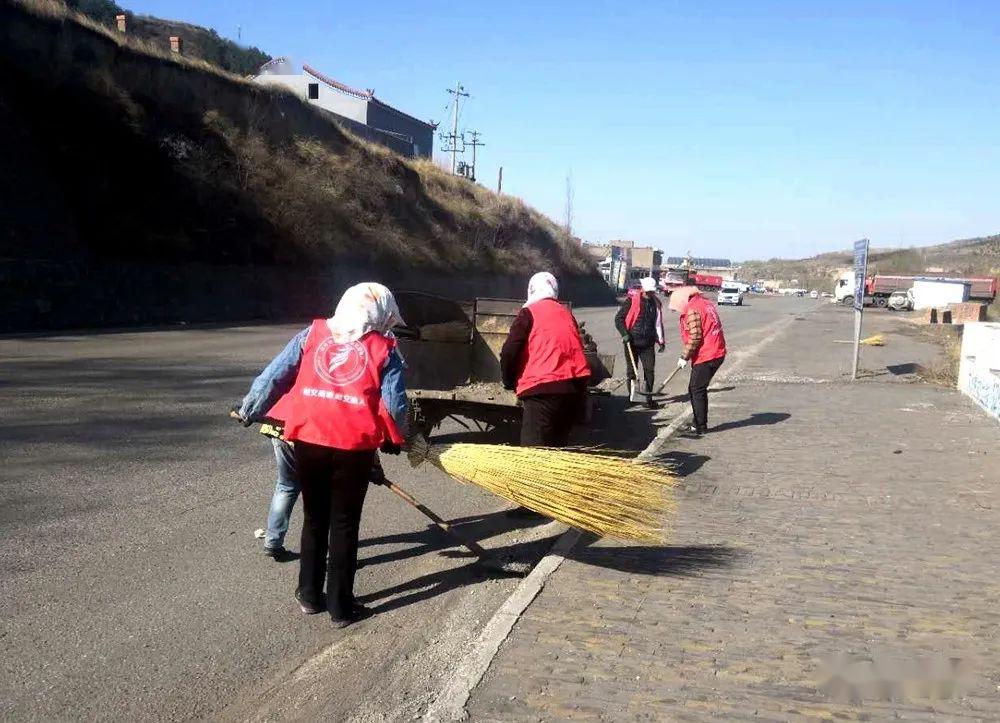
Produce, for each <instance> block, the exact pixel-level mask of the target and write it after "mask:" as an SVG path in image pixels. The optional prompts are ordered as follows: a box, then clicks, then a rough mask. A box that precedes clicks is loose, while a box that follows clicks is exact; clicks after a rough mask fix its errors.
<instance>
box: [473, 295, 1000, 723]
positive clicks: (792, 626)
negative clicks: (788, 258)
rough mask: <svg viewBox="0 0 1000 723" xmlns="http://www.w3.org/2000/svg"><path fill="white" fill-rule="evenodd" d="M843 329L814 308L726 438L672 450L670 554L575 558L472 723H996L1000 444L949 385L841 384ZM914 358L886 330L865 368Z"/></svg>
mask: <svg viewBox="0 0 1000 723" xmlns="http://www.w3.org/2000/svg"><path fill="white" fill-rule="evenodd" d="M850 323H851V322H850V314H849V313H847V312H841V311H839V310H835V309H818V310H817V311H815V312H814V313H811V314H808V315H806V316H805V317H803V320H802V322H801V323H794V324H790V325H789V326H788V328H787V331H786V333H785V334H784V335H783V336H781V337H780V338H779V339H777V340H776V341H775V342H774V343H772V344H771V345H770V346H769V347H768V348H767V349H765V350H764V351H763V352H762V353H761V354H760V355H759V356H758V357H755V358H754V359H753V360H751V361H750V362H748V363H747V364H746V365H745V366H744V367H743V369H742V370H741V371H740V373H739V375H737V377H736V379H737V380H736V381H733V382H727V381H726V380H725V379H723V380H721V381H720V383H719V384H717V385H716V387H717V388H718V389H719V391H717V392H714V393H713V394H712V397H711V399H712V401H711V403H712V419H711V420H710V422H711V424H712V425H713V426H714V428H715V429H714V431H713V433H712V434H711V435H709V436H708V437H706V438H704V439H700V440H695V439H685V438H683V437H677V438H672V439H669V440H668V441H667V443H666V445H665V446H664V448H663V457H664V458H665V459H668V460H671V461H673V462H674V463H675V464H676V465H677V466H678V470H679V472H680V473H681V474H682V475H683V478H682V483H681V485H680V487H679V489H678V497H679V511H678V514H677V516H676V525H675V531H674V535H673V538H672V540H671V546H670V547H667V548H651V547H642V546H627V545H622V544H620V543H614V542H606V541H600V542H596V543H592V544H586V542H585V543H583V544H581V545H578V546H577V548H576V549H575V550H574V551H573V552H571V553H570V555H569V556H568V558H567V560H566V561H565V562H564V563H563V565H562V566H561V567H560V568H559V569H558V570H557V571H556V572H555V573H554V574H553V576H552V577H551V578H550V579H549V581H548V583H547V584H546V587H545V588H544V590H543V591H542V593H541V594H540V595H539V596H538V598H536V600H535V601H534V603H533V604H532V605H531V606H530V607H529V608H528V609H527V611H526V612H525V614H524V615H523V616H522V618H521V619H520V621H519V622H518V624H517V625H516V627H515V628H514V631H513V632H512V634H511V636H510V637H509V638H508V639H507V641H506V642H505V644H504V646H503V648H502V649H501V651H500V652H499V654H498V655H497V657H496V658H495V659H494V661H493V664H492V666H491V668H490V670H489V671H488V672H487V674H486V676H485V677H484V678H483V680H482V681H481V682H480V684H479V686H478V687H477V688H476V689H475V690H474V691H473V694H472V697H471V698H470V700H469V703H468V705H467V711H468V712H469V715H470V718H471V719H472V720H476V721H492V720H504V721H509V720H516V721H528V720H532V721H533V720H577V719H579V720H615V721H617V720H709V719H716V720H718V719H724V720H746V719H763V720H799V719H827V720H829V719H848V720H853V719H858V720H886V719H891V718H899V719H905V720H997V719H1000V692H998V691H1000V672H998V667H1000V642H998V639H997V629H998V627H997V626H998V622H1000V582H998V578H997V563H998V561H1000V540H998V536H997V534H996V530H997V528H998V523H1000V496H998V482H1000V464H998V455H1000V427H998V426H997V425H996V424H995V423H994V422H992V421H990V420H989V419H988V418H987V417H986V416H985V415H983V414H982V413H981V412H979V410H977V409H976V408H975V407H974V406H973V405H972V404H971V403H969V402H968V401H967V400H966V399H965V398H964V397H962V396H960V395H959V394H958V393H957V392H954V391H951V390H946V389H940V388H935V387H931V386H927V385H922V384H898V383H895V384H894V383H887V382H888V381H889V380H891V379H893V378H895V376H896V375H894V374H892V373H890V374H888V375H882V374H877V373H876V374H873V375H872V376H871V377H870V378H868V379H866V380H864V381H861V382H858V383H855V384H851V383H850V382H848V381H846V380H845V375H846V373H847V372H848V370H849V368H850V351H849V349H850V347H849V346H848V345H838V344H834V343H832V339H834V338H845V339H847V338H850ZM886 328H887V329H888V328H890V327H886ZM894 340H895V341H898V342H899V343H896V344H895V345H894ZM894 349H895V350H896V351H893V350H894ZM918 353H919V354H923V355H925V356H928V357H933V356H935V351H934V350H933V349H929V350H928V349H924V350H918V349H916V348H915V347H914V345H913V342H912V339H911V338H908V339H907V340H906V341H903V340H901V339H897V337H896V336H894V335H893V334H891V333H889V334H887V344H886V346H885V347H883V348H881V349H878V350H865V352H864V357H863V359H862V367H864V368H867V369H873V368H875V369H876V370H881V369H883V368H889V367H893V366H895V365H899V364H904V365H905V364H910V363H915V362H917V361H922V360H920V359H916V358H915V357H914V355H915V354H918ZM894 354H895V356H894ZM682 388H683V382H682V383H680V384H678V383H677V380H675V382H674V384H673V385H672V387H671V389H672V390H676V391H675V393H679V392H680V391H681V389H682ZM679 404H680V402H678V403H674V404H671V405H670V406H669V407H668V408H667V409H665V410H664V414H663V415H661V416H662V417H663V418H664V419H669V417H670V416H672V415H673V414H675V413H676V412H677V411H678V410H679V409H680V407H679ZM956 681H957V682H956Z"/></svg>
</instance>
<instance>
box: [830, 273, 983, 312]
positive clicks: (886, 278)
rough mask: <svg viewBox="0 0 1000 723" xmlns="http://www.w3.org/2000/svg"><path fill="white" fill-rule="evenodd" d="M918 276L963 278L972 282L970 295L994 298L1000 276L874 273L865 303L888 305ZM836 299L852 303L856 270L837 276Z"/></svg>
mask: <svg viewBox="0 0 1000 723" xmlns="http://www.w3.org/2000/svg"><path fill="white" fill-rule="evenodd" d="M917 279H927V280H936V281H962V282H966V283H968V284H969V299H970V300H973V301H993V299H995V298H996V296H997V280H996V278H994V277H992V276H970V277H938V276H919V275H890V274H875V275H874V276H869V277H868V278H867V279H865V302H864V303H865V305H866V306H867V305H871V306H886V305H887V304H888V302H889V297H890V296H891V295H892V293H893V292H894V291H903V292H905V291H907V290H909V289H911V288H912V287H913V282H914V281H916V280H917ZM833 297H834V300H835V301H837V302H839V303H842V304H849V303H851V302H852V300H853V299H854V272H853V271H845V272H844V273H842V274H841V275H840V276H838V277H837V281H836V283H835V284H834V287H833Z"/></svg>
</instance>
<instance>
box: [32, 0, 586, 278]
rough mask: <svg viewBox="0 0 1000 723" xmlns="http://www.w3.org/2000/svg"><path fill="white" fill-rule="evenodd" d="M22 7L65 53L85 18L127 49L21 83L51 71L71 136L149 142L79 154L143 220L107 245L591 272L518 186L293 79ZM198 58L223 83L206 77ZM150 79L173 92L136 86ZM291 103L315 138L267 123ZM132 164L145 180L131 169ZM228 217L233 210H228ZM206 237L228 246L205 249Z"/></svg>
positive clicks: (63, 63) (189, 253)
mask: <svg viewBox="0 0 1000 723" xmlns="http://www.w3.org/2000/svg"><path fill="white" fill-rule="evenodd" d="M16 6H19V7H23V8H25V9H27V10H28V12H29V13H32V14H34V15H35V16H39V17H43V18H46V19H55V20H56V21H58V22H60V23H64V24H65V25H64V27H63V28H62V30H63V31H64V32H63V33H62V35H61V37H60V41H59V42H60V43H61V44H62V45H63V46H64V47H66V48H67V58H68V56H69V54H72V53H73V49H72V47H69V46H73V45H74V44H77V45H79V46H80V47H81V48H83V49H84V50H85V51H88V52H93V48H92V47H88V45H92V44H93V42H94V40H95V38H94V36H93V34H94V33H97V34H99V35H100V36H101V38H100V40H101V41H103V40H104V39H110V40H111V41H113V42H114V43H115V44H117V45H118V47H120V48H122V51H123V52H122V53H121V54H120V55H118V56H116V57H115V59H114V60H111V61H109V63H108V65H107V66H105V65H104V64H100V63H97V64H93V65H91V66H86V65H84V64H80V63H76V62H71V61H68V59H67V58H61V59H59V61H60V62H58V63H57V62H54V63H52V67H50V68H49V69H48V70H47V71H46V72H45V73H44V74H43V73H42V71H41V70H39V69H38V68H37V66H36V65H29V66H28V70H27V71H24V74H25V76H27V77H28V78H29V80H27V81H25V82H23V87H25V88H30V89H31V92H32V93H36V94H37V95H38V96H39V97H40V98H41V99H42V101H43V102H45V103H47V102H48V99H49V98H51V97H55V95H56V93H55V92H53V91H51V90H47V89H46V88H45V87H44V86H45V85H46V84H52V85H53V87H58V88H60V89H61V90H60V91H59V93H60V94H62V95H65V89H67V88H68V89H70V90H72V91H74V92H75V94H76V95H78V96H79V98H77V101H78V106H77V108H78V112H79V111H80V110H82V111H83V112H84V114H85V116H86V117H84V118H82V119H81V120H79V121H77V122H76V126H77V128H74V131H75V132H74V134H72V135H73V136H74V138H75V136H79V135H80V132H79V127H80V126H84V125H86V124H85V123H84V122H83V121H86V120H90V121H93V122H94V124H95V126H94V127H95V129H96V132H95V131H92V132H91V136H92V137H91V138H89V139H87V138H83V139H82V140H83V141H87V140H89V141H91V143H93V142H94V137H96V136H99V137H100V138H101V139H102V140H101V141H100V143H101V144H102V145H103V146H104V147H122V148H125V147H129V148H133V149H135V150H133V151H132V153H133V156H135V158H136V159H138V158H139V154H140V153H141V154H144V160H143V161H142V163H144V164H145V165H144V166H140V167H133V166H132V165H130V163H131V162H132V161H130V159H129V158H128V157H126V155H127V154H123V155H122V157H117V158H114V159H110V160H113V161H115V162H114V163H108V164H105V166H104V167H102V168H98V167H97V166H92V165H89V164H84V165H83V166H81V165H80V163H76V164H74V167H82V168H84V169H87V170H88V171H89V170H91V169H92V170H93V172H94V174H95V175H96V176H98V177H99V178H95V179H92V180H94V181H95V182H96V181H100V182H101V183H103V185H104V186H105V187H106V188H109V189H118V193H119V196H127V197H128V202H127V203H118V204H116V208H117V209H120V210H119V211H118V213H128V212H134V213H135V214H136V217H135V218H130V219H127V220H128V221H129V222H130V223H131V226H132V228H134V229H143V230H144V231H143V233H142V234H141V235H138V236H137V235H134V234H133V235H132V236H131V237H130V238H128V239H124V238H123V239H121V240H120V241H116V240H115V233H116V232H115V231H114V230H113V229H112V230H111V232H110V234H109V233H107V232H104V233H101V234H99V235H100V236H101V238H99V239H96V240H95V241H94V243H100V244H104V247H105V248H110V247H114V248H115V249H116V251H115V253H119V250H121V249H124V252H129V249H128V248H126V247H127V246H128V245H131V246H132V247H133V248H134V249H135V250H134V252H131V253H132V255H136V256H138V255H145V256H149V257H152V256H160V257H161V258H167V257H169V258H171V259H174V260H177V261H182V260H203V259H206V258H209V257H212V258H220V259H229V258H242V257H244V256H247V254H246V253H244V249H246V248H250V247H252V248H254V249H256V251H255V252H254V253H253V254H250V256H253V257H254V258H269V259H271V260H273V261H274V262H276V263H310V264H324V263H334V262H345V263H346V262H366V263H377V264H378V265H380V266H393V265H395V266H396V267H401V266H407V267H408V266H416V267H427V268H431V269H435V270H440V271H459V270H475V271H476V272H493V273H504V274H517V275H523V274H525V273H529V272H532V271H535V270H539V269H548V270H551V271H553V272H555V273H568V274H594V273H596V272H595V271H594V270H593V268H592V264H591V263H590V262H589V260H588V259H587V257H586V256H585V255H584V253H583V251H582V250H581V249H580V248H579V247H578V246H577V245H576V244H575V243H573V242H572V240H571V239H570V238H569V237H568V236H567V234H566V233H565V232H564V231H563V229H561V228H560V227H559V226H558V225H556V224H555V223H553V222H552V221H551V220H550V219H548V218H546V217H545V216H544V215H542V214H541V213H539V212H537V211H535V210H534V209H531V208H530V207H528V206H527V205H526V204H524V203H523V202H522V201H521V200H519V199H517V198H513V197H510V196H499V195H497V194H495V193H493V192H492V191H489V190H487V189H485V188H483V187H481V186H478V185H476V184H474V183H471V182H469V181H468V180H466V179H464V178H459V177H456V176H452V175H451V174H449V173H447V172H445V171H443V170H442V169H440V168H438V167H437V166H435V165H434V164H433V163H432V162H431V161H426V160H413V159H406V158H402V157H400V156H398V155H396V154H394V153H393V152H391V151H389V150H388V149H386V148H384V147H383V146H379V145H377V144H373V143H370V142H367V141H364V140H362V139H360V138H358V137H357V136H355V135H353V134H352V133H350V132H349V131H347V130H345V129H343V128H341V127H340V126H339V125H336V124H335V123H334V122H333V121H332V120H329V119H328V118H327V116H325V115H323V114H322V113H320V112H319V111H317V110H316V109H314V108H313V107H312V106H309V105H308V104H307V103H305V102H304V101H302V100H299V99H298V98H296V97H295V96H294V95H293V94H292V93H291V92H289V91H285V90H279V89H271V88H267V89H264V88H262V87H261V86H259V85H256V84H253V83H251V82H249V81H247V80H246V79H245V78H240V77H237V76H235V75H232V74H230V73H227V72H225V71H223V70H221V69H219V68H218V67H216V66H213V65H210V64H208V63H205V62H204V61H200V60H197V59H192V58H188V57H184V56H177V55H174V54H171V53H169V52H167V51H164V50H163V49H161V48H156V47H151V46H150V45H148V44H146V43H143V42H141V41H138V40H136V39H134V38H131V37H129V36H123V35H122V34H120V33H118V32H116V31H114V30H109V29H108V28H106V27H104V26H102V25H99V24H97V23H95V22H93V21H91V20H89V19H87V18H86V17H84V16H81V15H78V14H76V13H73V12H71V11H69V10H68V9H67V8H66V6H65V5H63V4H62V3H59V2H54V1H53V0H17V2H16ZM74 24H75V25H79V26H81V28H76V27H75V25H74ZM81 29H84V30H83V31H82V32H81ZM128 53H135V54H138V55H139V56H142V55H144V56H150V57H153V58H156V59H165V60H167V61H169V63H171V64H175V65H179V66H181V67H184V68H190V69H191V70H192V72H191V73H190V74H188V73H176V72H170V73H164V72H162V71H161V69H160V68H159V67H157V66H156V64H146V66H148V67H144V65H143V63H142V62H141V61H142V60H143V59H142V58H141V57H140V58H139V61H140V62H127V63H123V62H119V61H120V59H121V58H124V57H126V56H127V55H128ZM136 57H138V56H136ZM135 59H136V58H135V57H132V58H130V60H135ZM161 65H162V64H161ZM120 67H122V68H125V70H120ZM168 67H170V68H171V70H172V69H173V66H168ZM205 72H208V73H212V74H214V75H215V76H217V77H218V78H220V79H221V81H220V82H221V83H222V85H220V82H215V81H214V80H213V82H212V83H205V82H203V81H204V80H205V75H204V73H205ZM144 73H151V74H153V75H152V77H151V78H147V76H146V75H144ZM156 83H160V84H161V88H165V89H168V90H169V91H170V93H166V94H165V93H162V92H161V93H156V94H148V93H145V92H144V89H145V88H146V87H147V86H148V85H150V84H154V85H155V84H156ZM167 84H169V85H167ZM230 84H233V85H230ZM83 91H85V93H84V92H83ZM219 91H225V95H226V98H225V99H224V100H225V103H226V105H223V102H222V101H220V100H217V97H218V96H217V95H215V93H216V92H219ZM230 91H235V92H230ZM167 96H169V97H170V98H172V99H173V100H172V101H171V100H169V99H167ZM177 99H186V100H183V101H181V102H179V101H178V100H177ZM277 101H280V102H277ZM25 102H26V103H27V106H26V107H31V108H36V107H37V106H38V103H37V102H36V99H35V97H34V96H32V97H31V98H30V99H29V100H27V101H25ZM171 102H173V105H171ZM282 104H284V105H283V106H282ZM290 104H301V106H300V108H301V111H302V113H301V114H300V115H301V117H303V118H306V119H307V120H309V121H310V122H313V121H315V122H314V123H313V125H312V127H313V128H314V129H318V131H317V132H316V133H315V135H316V136H318V137H313V136H309V137H304V136H294V135H293V134H294V132H295V127H289V130H288V132H284V131H282V132H276V131H275V128H276V127H277V126H280V125H281V119H282V118H284V117H285V116H280V117H279V116H278V115H277V112H276V111H275V108H280V107H285V108H288V107H289V106H290ZM195 107H197V108H198V109H199V110H197V111H194V110H193V108H195ZM298 110H299V108H296V109H295V111H296V113H297V112H298ZM268 114H270V115H268ZM25 115H27V114H25ZM264 118H270V119H271V120H270V121H268V120H264ZM97 119H100V120H99V122H98V120H97ZM275 119H277V120H275ZM59 123H65V124H68V123H70V120H69V116H67V117H66V118H65V120H53V121H52V123H51V124H49V125H51V127H50V128H49V127H48V126H47V127H46V131H45V132H46V133H48V134H50V135H60V136H61V135H66V133H65V130H64V129H63V127H62V126H60V125H59ZM36 125H37V124H36ZM296 127H297V126H296ZM108 138H114V139H115V141H114V142H109V140H108ZM320 138H322V139H320ZM78 155H80V156H81V157H87V156H86V154H84V153H80V154H78ZM135 163H137V164H138V163H139V161H138V160H136V161H135ZM151 167H155V168H157V169H158V171H157V175H156V176H155V177H150V176H148V168H151ZM112 174H117V175H114V176H113V175H112ZM137 174H139V175H137ZM137 177H143V178H144V179H145V180H144V182H143V183H142V184H136V183H135V178H137ZM159 181H162V182H161V183H160V184H159V185H157V182H159ZM88 183H90V181H89V180H88ZM77 195H79V194H77ZM150 196H155V197H156V198H157V203H156V206H157V208H162V209H165V210H169V211H170V213H163V214H160V219H161V221H162V222H161V224H160V225H161V227H162V228H160V229H156V228H154V227H153V226H152V223H151V222H150V220H149V219H148V218H147V217H146V216H143V215H142V214H144V213H145V214H146V215H147V216H148V215H149V214H148V211H144V210H143V209H144V208H147V207H148V206H149V205H150V204H149V203H146V201H147V200H148V198H149V197H150ZM92 206H93V204H85V211H87V212H88V213H93V214H94V215H95V216H97V217H98V220H100V219H101V218H103V217H105V216H106V213H103V212H102V211H101V209H96V208H92ZM206 216H208V217H209V218H208V219H206V218H205V217H206ZM230 217H231V218H234V219H235V220H234V221H232V222H229V221H228V220H227V219H228V218H230ZM237 217H238V218H237ZM119 220H122V219H119ZM227 224H228V226H227ZM118 225H119V226H124V224H122V223H119V224H118ZM102 230H103V229H102ZM119 235H120V234H119ZM206 240H208V242H209V243H210V244H211V246H212V247H215V248H219V249H224V250H223V251H220V252H218V253H215V254H214V256H213V255H212V248H210V247H208V246H206V243H205V242H206ZM88 242H89V241H88V239H84V243H88ZM115 244H117V245H115ZM147 247H148V248H147Z"/></svg>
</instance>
